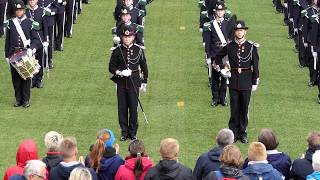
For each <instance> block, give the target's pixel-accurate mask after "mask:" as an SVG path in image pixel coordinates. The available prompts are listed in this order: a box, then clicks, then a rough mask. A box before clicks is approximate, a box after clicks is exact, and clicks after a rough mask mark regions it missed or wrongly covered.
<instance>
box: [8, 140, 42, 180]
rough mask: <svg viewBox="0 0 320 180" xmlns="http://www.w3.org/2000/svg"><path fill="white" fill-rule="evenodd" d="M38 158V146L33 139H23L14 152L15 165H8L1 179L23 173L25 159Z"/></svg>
mask: <svg viewBox="0 0 320 180" xmlns="http://www.w3.org/2000/svg"><path fill="white" fill-rule="evenodd" d="M34 159H38V148H37V145H36V143H35V142H34V141H33V140H30V139H28V140H24V141H22V142H21V143H20V145H19V147H18V150H17V154H16V165H15V166H11V167H9V168H8V169H7V170H6V172H5V174H4V177H3V180H8V179H9V177H11V176H13V175H15V174H18V175H22V174H23V168H24V167H25V165H26V163H27V161H29V160H34Z"/></svg>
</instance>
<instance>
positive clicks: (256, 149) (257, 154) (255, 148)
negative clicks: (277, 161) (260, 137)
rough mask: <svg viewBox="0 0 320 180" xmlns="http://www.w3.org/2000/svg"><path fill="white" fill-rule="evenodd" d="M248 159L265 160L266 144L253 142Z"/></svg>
mask: <svg viewBox="0 0 320 180" xmlns="http://www.w3.org/2000/svg"><path fill="white" fill-rule="evenodd" d="M248 159H249V160H250V161H263V160H266V159H267V150H266V146H265V145H264V144H263V143H261V142H252V143H250V145H249V149H248Z"/></svg>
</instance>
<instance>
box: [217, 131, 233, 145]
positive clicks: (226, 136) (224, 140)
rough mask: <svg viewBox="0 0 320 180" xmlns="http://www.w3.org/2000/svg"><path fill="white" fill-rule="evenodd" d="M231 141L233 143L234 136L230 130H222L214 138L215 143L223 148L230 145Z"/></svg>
mask: <svg viewBox="0 0 320 180" xmlns="http://www.w3.org/2000/svg"><path fill="white" fill-rule="evenodd" d="M233 141H234V134H233V132H232V131H231V130H230V129H228V128H224V129H221V130H220V131H219V132H218V134H217V137H216V142H217V144H218V146H221V147H225V146H227V145H230V144H232V143H233Z"/></svg>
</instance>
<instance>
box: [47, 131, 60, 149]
mask: <svg viewBox="0 0 320 180" xmlns="http://www.w3.org/2000/svg"><path fill="white" fill-rule="evenodd" d="M62 140H63V136H62V135H61V134H59V133H58V132H56V131H50V132H48V133H47V134H46V135H45V136H44V144H45V145H46V147H47V149H48V151H49V152H57V151H58V150H59V146H60V144H61V142H62Z"/></svg>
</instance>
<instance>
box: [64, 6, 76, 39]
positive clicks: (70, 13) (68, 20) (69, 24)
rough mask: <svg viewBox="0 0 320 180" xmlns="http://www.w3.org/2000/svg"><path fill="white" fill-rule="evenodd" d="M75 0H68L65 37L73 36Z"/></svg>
mask: <svg viewBox="0 0 320 180" xmlns="http://www.w3.org/2000/svg"><path fill="white" fill-rule="evenodd" d="M74 5H75V0H67V4H66V18H65V35H66V36H71V35H72V27H73V15H74Z"/></svg>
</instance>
